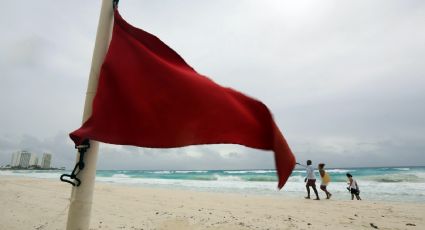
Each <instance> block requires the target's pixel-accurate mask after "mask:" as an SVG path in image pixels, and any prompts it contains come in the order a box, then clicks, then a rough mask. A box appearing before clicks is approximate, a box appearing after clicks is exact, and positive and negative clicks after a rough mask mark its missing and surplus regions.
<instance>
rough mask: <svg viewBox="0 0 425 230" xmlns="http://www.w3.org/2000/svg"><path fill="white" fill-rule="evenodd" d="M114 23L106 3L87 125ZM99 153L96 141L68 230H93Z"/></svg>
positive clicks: (86, 110)
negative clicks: (92, 212) (91, 224)
mask: <svg viewBox="0 0 425 230" xmlns="http://www.w3.org/2000/svg"><path fill="white" fill-rule="evenodd" d="M112 23H113V4H112V0H102V7H101V10H100V17H99V24H98V27H97V34H96V42H95V46H94V51H93V57H92V63H91V68H90V75H89V82H88V86H87V94H86V100H85V105H84V113H83V123H84V122H85V121H86V120H87V119H88V118H89V117H90V116H91V114H92V103H93V98H94V96H95V94H96V89H97V83H98V79H99V73H100V68H101V66H102V63H103V60H104V58H105V56H106V53H107V51H108V47H109V42H110V40H111V33H112ZM98 149H99V143H98V142H96V141H90V148H89V149H88V150H87V152H86V153H85V154H84V162H85V167H84V169H83V170H81V172H80V173H79V174H78V178H79V179H80V180H81V185H80V186H78V187H77V186H74V187H73V188H72V193H71V198H70V205H69V211H68V222H67V225H66V229H67V230H74V229H83V230H84V229H89V226H90V214H91V206H92V200H93V189H94V182H95V177H96V162H97V155H98ZM78 159H79V156H77V162H78Z"/></svg>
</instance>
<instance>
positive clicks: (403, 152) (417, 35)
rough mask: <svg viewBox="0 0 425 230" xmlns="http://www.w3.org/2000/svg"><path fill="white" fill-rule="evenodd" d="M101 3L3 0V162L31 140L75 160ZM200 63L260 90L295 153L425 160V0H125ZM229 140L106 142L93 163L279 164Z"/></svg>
mask: <svg viewBox="0 0 425 230" xmlns="http://www.w3.org/2000/svg"><path fill="white" fill-rule="evenodd" d="M100 2H101V1H99V0H98V1H84V0H75V1H58V0H43V1H27V0H14V1H3V2H2V6H1V7H2V13H1V14H0V31H1V32H0V33H1V36H0V165H6V164H9V163H10V161H11V154H12V153H13V152H15V151H18V150H24V149H25V150H28V151H30V152H33V153H36V154H38V155H39V156H41V154H42V153H43V152H50V153H52V154H53V160H52V161H53V165H54V166H66V167H67V168H70V167H72V165H73V164H74V161H75V155H76V153H75V150H74V148H73V144H72V142H71V140H70V139H69V137H68V133H69V132H71V131H73V130H75V129H77V128H78V127H79V126H80V125H81V119H82V112H83V105H84V98H85V91H86V87H87V80H88V73H89V69H90V63H91V57H92V52H93V47H94V40H95V35H96V28H97V22H98V18H99V13H100ZM119 8H120V13H121V15H122V16H123V17H124V18H125V19H126V20H127V21H128V22H129V23H130V24H133V25H134V26H136V27H140V28H142V29H144V30H146V31H149V32H151V33H153V34H155V35H157V36H158V37H159V38H161V39H162V40H163V41H164V42H165V43H167V44H168V45H169V46H170V47H172V48H173V49H174V50H176V51H177V52H178V53H179V54H180V55H181V56H182V57H183V58H184V59H185V60H186V61H187V62H188V63H189V64H190V65H191V66H192V67H193V68H194V69H196V70H197V71H198V72H200V73H202V74H204V75H207V76H209V77H210V78H211V79H213V80H214V81H216V82H217V83H219V84H221V85H223V86H229V87H232V88H235V89H237V90H239V91H241V92H243V93H245V94H247V95H249V96H252V97H254V98H257V99H259V100H261V101H262V102H264V103H265V104H266V105H267V106H268V107H269V108H270V110H271V111H272V113H273V114H274V117H275V119H276V122H277V124H278V125H279V127H280V128H281V130H282V132H283V134H284V136H285V137H286V139H287V141H288V143H289V145H290V147H291V148H292V150H293V152H294V154H295V156H296V158H297V160H298V161H300V162H305V160H307V159H312V160H313V163H318V162H319V161H321V162H325V163H327V165H328V166H329V167H349V166H351V167H352V166H391V165H425V1H422V0H418V1H414V0H409V1H405V0H399V1H391V0H381V1H378V0H374V1H370V0H364V1H361V0H360V1H359V0H352V1H340V0H335V1H316V0H311V1H282V0H261V1H255V0H252V1H248V0H232V1H229V0H215V1H206V0H205V1H204V0H201V1H200V0H193V1H189V0H187V1H181V0H164V1H141V0H121V1H120V7H119ZM273 167H274V162H273V154H272V153H271V152H267V151H259V150H255V149H250V148H245V147H240V146H236V145H210V146H198V147H193V146H192V147H186V148H177V149H169V150H163V149H145V148H136V147H129V146H113V145H101V149H100V154H99V160H98V169H243V168H273Z"/></svg>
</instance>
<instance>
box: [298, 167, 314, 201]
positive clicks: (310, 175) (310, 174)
mask: <svg viewBox="0 0 425 230" xmlns="http://www.w3.org/2000/svg"><path fill="white" fill-rule="evenodd" d="M297 164H298V165H301V166H303V167H305V171H306V173H307V177H306V178H305V180H304V181H305V182H306V184H305V187H306V189H307V196H306V197H305V198H306V199H310V187H312V188H313V191H314V194H316V199H315V200H320V198H319V194H318V193H317V189H316V176H315V175H314V167H313V166H312V165H311V160H308V161H307V165H302V164H300V163H297Z"/></svg>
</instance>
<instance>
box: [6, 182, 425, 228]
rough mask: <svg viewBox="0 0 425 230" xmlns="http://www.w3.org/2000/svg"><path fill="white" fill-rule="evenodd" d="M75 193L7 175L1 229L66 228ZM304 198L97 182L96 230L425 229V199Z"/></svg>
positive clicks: (93, 225) (64, 186) (52, 184)
mask: <svg viewBox="0 0 425 230" xmlns="http://www.w3.org/2000/svg"><path fill="white" fill-rule="evenodd" d="M70 191H71V187H70V186H69V185H68V184H65V183H61V182H60V181H55V180H49V179H35V178H25V177H9V176H2V177H0V203H1V215H0V229H11V230H12V229H65V226H66V220H67V211H68V205H69V195H70ZM303 195H304V194H300V198H285V197H284V194H282V196H260V195H249V196H247V195H240V194H228V193H207V192H195V191H187V190H170V189H150V188H141V187H128V186H123V185H114V184H106V183H97V184H96V188H95V196H94V203H93V208H92V218H91V224H90V229H425V204H424V203H422V204H421V203H396V202H374V201H360V202H359V201H351V200H347V201H341V200H321V201H314V200H305V199H304V198H303ZM347 198H348V197H347Z"/></svg>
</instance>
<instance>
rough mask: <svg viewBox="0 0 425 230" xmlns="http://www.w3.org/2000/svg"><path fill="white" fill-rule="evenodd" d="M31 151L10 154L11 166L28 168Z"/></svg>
mask: <svg viewBox="0 0 425 230" xmlns="http://www.w3.org/2000/svg"><path fill="white" fill-rule="evenodd" d="M30 158H31V153H29V152H27V151H20V152H16V153H13V154H12V162H11V164H10V165H11V167H21V168H28V166H29V164H30Z"/></svg>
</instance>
